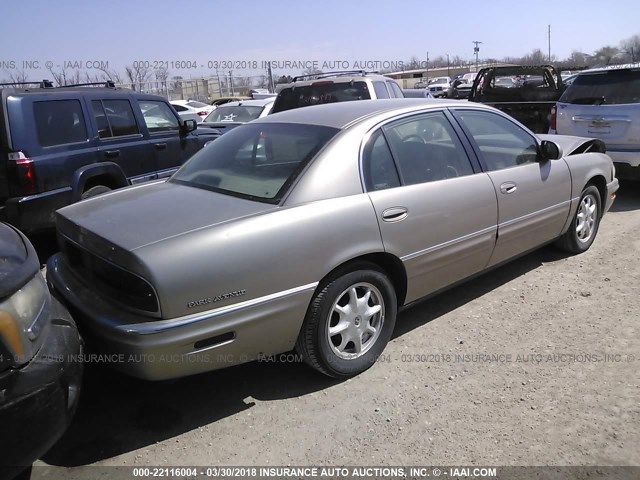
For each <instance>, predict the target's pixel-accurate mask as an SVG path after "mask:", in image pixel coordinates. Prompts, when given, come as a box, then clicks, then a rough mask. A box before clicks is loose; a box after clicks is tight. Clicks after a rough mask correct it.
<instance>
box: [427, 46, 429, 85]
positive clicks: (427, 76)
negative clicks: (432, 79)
mask: <svg viewBox="0 0 640 480" xmlns="http://www.w3.org/2000/svg"><path fill="white" fill-rule="evenodd" d="M427 82H429V52H427Z"/></svg>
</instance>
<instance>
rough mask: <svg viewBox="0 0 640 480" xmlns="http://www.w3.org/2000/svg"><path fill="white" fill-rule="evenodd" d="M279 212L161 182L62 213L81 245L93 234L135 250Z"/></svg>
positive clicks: (66, 228) (65, 230)
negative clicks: (252, 217) (173, 238)
mask: <svg viewBox="0 0 640 480" xmlns="http://www.w3.org/2000/svg"><path fill="white" fill-rule="evenodd" d="M133 205H135V208H132V206H133ZM276 208H278V207H277V206H276V205H272V204H267V203H261V202H256V201H251V200H245V199H242V198H238V197H233V196H230V195H225V194H222V193H217V192H212V191H209V190H205V189H201V188H196V187H191V186H185V185H178V184H174V183H168V182H158V183H154V184H150V185H149V184H147V185H140V186H135V187H130V188H125V189H121V190H118V191H115V192H113V193H110V194H107V195H100V196H97V197H94V198H91V199H89V200H85V201H82V202H79V203H76V204H74V205H70V206H68V207H65V208H63V209H61V210H59V211H58V215H59V216H60V217H63V218H62V219H61V220H59V224H60V226H61V227H62V229H63V232H62V233H64V235H66V236H68V237H70V238H71V240H74V241H75V242H77V243H79V244H83V243H84V241H83V238H84V237H85V235H86V233H87V232H91V233H92V234H93V235H96V236H97V237H99V238H102V239H105V240H106V241H108V243H110V244H113V245H116V246H118V247H120V248H122V249H125V250H128V251H132V250H136V249H139V248H142V247H144V246H146V245H150V244H152V243H156V242H160V241H162V240H165V239H168V238H172V237H176V236H179V235H183V234H186V233H188V232H191V231H194V230H199V229H203V228H209V227H212V226H214V225H218V224H221V223H225V222H230V221H234V220H237V219H239V218H244V217H247V216H251V215H257V214H261V213H264V212H266V211H269V210H273V209H276ZM69 224H71V225H73V226H70V225H69ZM93 235H92V236H93Z"/></svg>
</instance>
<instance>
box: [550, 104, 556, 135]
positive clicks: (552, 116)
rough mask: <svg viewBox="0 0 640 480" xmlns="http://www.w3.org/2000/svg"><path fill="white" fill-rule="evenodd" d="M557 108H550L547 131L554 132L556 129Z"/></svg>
mask: <svg viewBox="0 0 640 480" xmlns="http://www.w3.org/2000/svg"><path fill="white" fill-rule="evenodd" d="M557 111H558V109H557V107H556V106H555V105H554V106H553V107H551V114H550V115H549V129H550V130H555V129H556V119H557V118H556V117H557Z"/></svg>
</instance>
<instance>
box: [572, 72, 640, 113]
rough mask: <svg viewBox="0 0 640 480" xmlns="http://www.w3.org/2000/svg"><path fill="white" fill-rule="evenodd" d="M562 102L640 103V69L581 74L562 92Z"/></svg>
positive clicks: (591, 103) (585, 103)
mask: <svg viewBox="0 0 640 480" xmlns="http://www.w3.org/2000/svg"><path fill="white" fill-rule="evenodd" d="M560 102H562V103H575V104H581V105H604V104H606V105H618V104H624V103H640V70H607V71H603V72H597V73H583V74H580V75H578V76H577V77H576V78H575V80H574V81H573V83H572V84H571V85H570V86H569V88H567V89H566V90H565V92H564V93H563V94H562V96H561V97H560Z"/></svg>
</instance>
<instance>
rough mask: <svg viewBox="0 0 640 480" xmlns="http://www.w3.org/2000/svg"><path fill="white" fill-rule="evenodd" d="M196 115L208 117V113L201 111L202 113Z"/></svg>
mask: <svg viewBox="0 0 640 480" xmlns="http://www.w3.org/2000/svg"><path fill="white" fill-rule="evenodd" d="M198 115H200V116H201V117H206V116H207V115H209V112H205V111H204V110H203V111H202V112H198Z"/></svg>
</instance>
